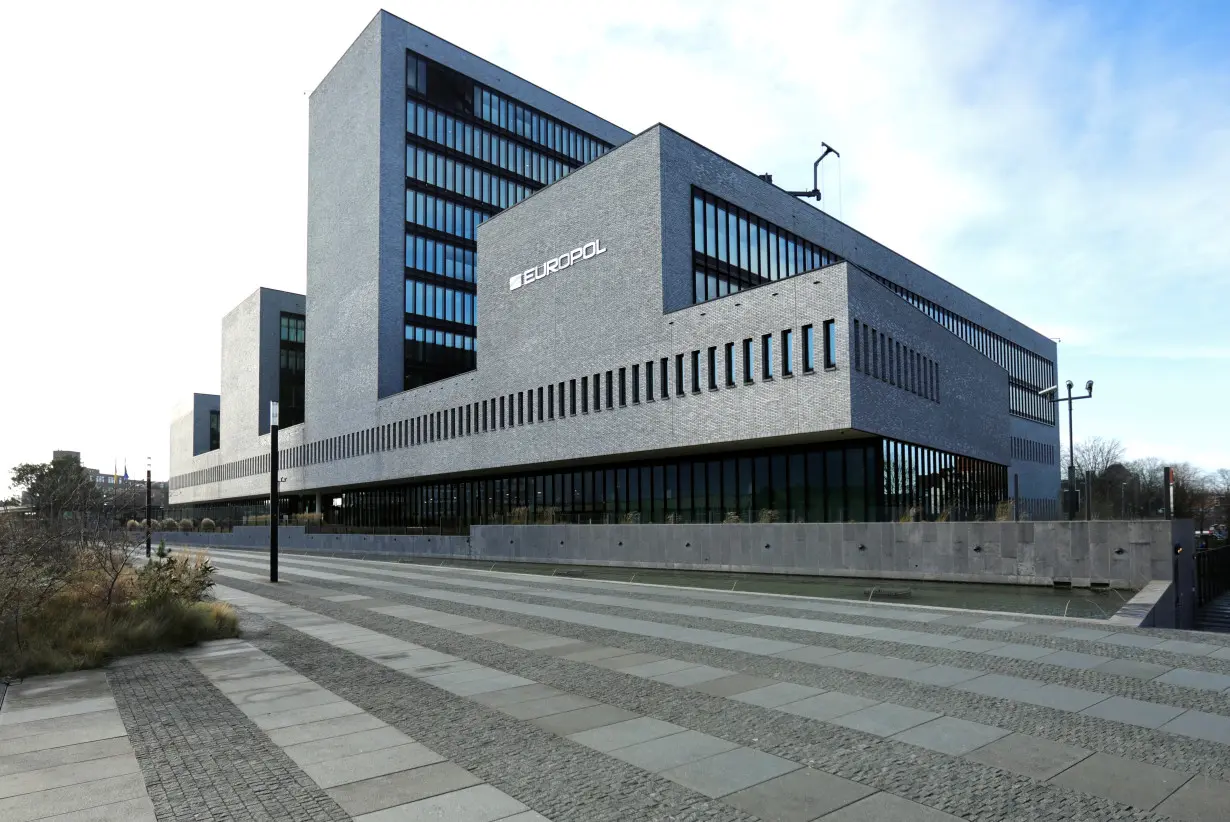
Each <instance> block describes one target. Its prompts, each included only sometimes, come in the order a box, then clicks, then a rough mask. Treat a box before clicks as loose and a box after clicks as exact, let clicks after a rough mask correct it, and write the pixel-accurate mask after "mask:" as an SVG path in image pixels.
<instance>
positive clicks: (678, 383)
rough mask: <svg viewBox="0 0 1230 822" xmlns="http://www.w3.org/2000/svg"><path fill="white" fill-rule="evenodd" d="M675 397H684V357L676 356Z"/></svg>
mask: <svg viewBox="0 0 1230 822" xmlns="http://www.w3.org/2000/svg"><path fill="white" fill-rule="evenodd" d="M675 396H677V397H682V396H683V355H682V354H676V355H675Z"/></svg>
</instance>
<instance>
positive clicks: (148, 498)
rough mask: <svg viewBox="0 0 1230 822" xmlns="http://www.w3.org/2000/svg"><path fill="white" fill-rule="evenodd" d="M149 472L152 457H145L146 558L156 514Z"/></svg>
mask: <svg viewBox="0 0 1230 822" xmlns="http://www.w3.org/2000/svg"><path fill="white" fill-rule="evenodd" d="M125 462H127V460H125ZM124 473H128V471H127V470H125V471H124ZM149 474H150V458H149V457H146V458H145V558H146V559H149V557H150V550H149V543H150V517H152V516H153V515H154V514H153V509H154V498H153V494H152V493H151V492H150V483H149Z"/></svg>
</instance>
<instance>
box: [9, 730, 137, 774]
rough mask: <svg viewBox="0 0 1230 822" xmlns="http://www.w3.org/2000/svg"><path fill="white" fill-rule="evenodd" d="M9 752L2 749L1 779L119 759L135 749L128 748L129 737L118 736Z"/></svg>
mask: <svg viewBox="0 0 1230 822" xmlns="http://www.w3.org/2000/svg"><path fill="white" fill-rule="evenodd" d="M24 738H28V737H24ZM8 750H9V747H8V745H0V753H3V754H5V755H2V756H0V778H3V777H5V776H8V775H10V774H19V773H25V772H27V771H36V770H42V769H44V768H53V767H56V766H58V765H71V764H73V763H75V762H88V761H90V760H92V759H104V758H106V757H110V756H119V755H122V754H126V753H130V752H131V751H132V746H131V745H129V744H128V739H127V738H126V737H125V736H122V735H117V736H113V737H109V738H107V739H99V740H94V741H90V742H80V743H78V744H75V745H61V746H58V747H54V748H44V749H42V750H39V751H30V752H27V753H16V754H8V753H7V751H8Z"/></svg>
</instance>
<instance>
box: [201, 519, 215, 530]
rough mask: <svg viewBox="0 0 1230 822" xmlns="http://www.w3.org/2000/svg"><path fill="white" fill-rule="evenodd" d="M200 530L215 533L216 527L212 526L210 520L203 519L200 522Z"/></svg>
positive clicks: (212, 522)
mask: <svg viewBox="0 0 1230 822" xmlns="http://www.w3.org/2000/svg"><path fill="white" fill-rule="evenodd" d="M201 530H202V531H216V530H217V526H216V525H214V521H213V520H212V519H210V518H209V517H205V518H204V519H203V520H201Z"/></svg>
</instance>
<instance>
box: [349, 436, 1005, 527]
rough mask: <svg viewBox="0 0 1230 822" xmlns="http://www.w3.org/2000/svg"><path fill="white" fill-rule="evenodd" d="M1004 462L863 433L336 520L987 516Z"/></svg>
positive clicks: (471, 489)
mask: <svg viewBox="0 0 1230 822" xmlns="http://www.w3.org/2000/svg"><path fill="white" fill-rule="evenodd" d="M1007 493H1008V487H1007V468H1006V467H1005V466H1002V465H996V464H993V463H988V462H982V461H979V460H972V459H968V458H965V457H959V456H955V455H952V454H946V453H944V452H940V451H935V450H934V449H926V448H921V447H919V446H915V445H911V444H910V443H905V442H899V441H894V440H884V439H876V438H867V439H864V440H857V441H854V442H848V443H816V444H812V445H807V446H790V447H786V448H776V449H768V450H759V451H738V452H726V453H715V454H706V455H703V456H697V457H689V458H682V459H659V460H651V461H640V462H610V463H606V464H599V465H586V466H578V467H576V468H575V469H573V468H571V467H568V466H564V467H561V468H560V469H559V470H555V471H539V472H530V473H516V474H500V475H492V476H487V477H479V478H474V479H466V480H453V481H448V482H422V483H412V484H406V485H400V486H392V487H386V488H378V489H368V490H362V491H349V492H345V494H344V500H343V505H342V506H341V508H339V509H334V510H333V512H332V514H331V516H332V517H333V521H337V522H339V523H340V524H345V525H352V526H414V527H431V528H439V529H442V530H445V531H449V530H457V531H464V530H465V529H467V528H468V527H469V526H470V525H472V524H481V523H501V522H508V523H512V522H520V523H540V524H548V523H559V522H564V523H594V524H599V523H628V522H631V523H636V522H640V523H664V522H669V523H723V522H730V523H748V522H851V521H854V522H865V521H885V520H887V521H899V520H901V519H908V518H914V519H927V520H936V519H946V520H953V521H955V520H968V519H992V518H993V517H994V515H995V512H996V508H997V506H998V505H999V504H1000V503H1001V502H1003V501H1004V500H1006V499H1007Z"/></svg>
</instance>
